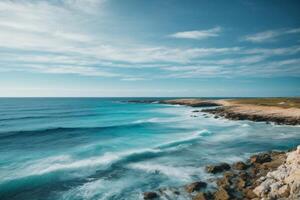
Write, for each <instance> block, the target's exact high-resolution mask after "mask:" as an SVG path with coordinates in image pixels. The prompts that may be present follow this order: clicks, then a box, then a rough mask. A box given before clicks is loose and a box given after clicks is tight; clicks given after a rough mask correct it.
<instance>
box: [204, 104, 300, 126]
mask: <svg viewBox="0 0 300 200" xmlns="http://www.w3.org/2000/svg"><path fill="white" fill-rule="evenodd" d="M202 112H206V113H210V114H214V115H215V116H217V117H224V118H226V119H230V120H250V121H255V122H266V123H269V122H273V123H275V124H279V125H299V124H300V117H287V116H277V115H258V114H255V113H251V112H249V113H240V112H234V111H233V110H232V109H231V108H230V107H221V108H213V109H205V110H202Z"/></svg>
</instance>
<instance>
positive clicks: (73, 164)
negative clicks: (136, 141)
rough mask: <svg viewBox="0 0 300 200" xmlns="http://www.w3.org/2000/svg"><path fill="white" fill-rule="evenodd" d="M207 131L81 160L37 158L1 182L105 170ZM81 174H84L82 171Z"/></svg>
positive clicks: (171, 149) (158, 152)
mask: <svg viewBox="0 0 300 200" xmlns="http://www.w3.org/2000/svg"><path fill="white" fill-rule="evenodd" d="M51 130H52V129H51ZM55 130H56V131H57V130H65V128H57V129H55ZM52 131H53V130H52ZM207 132H208V131H207V130H203V131H200V132H198V133H197V134H193V135H192V136H190V137H188V138H186V137H185V138H180V139H178V140H175V141H172V142H169V143H165V144H162V145H158V146H156V147H154V148H151V149H140V150H131V151H126V152H110V153H105V154H103V155H102V156H94V157H90V158H86V159H81V160H76V158H73V157H72V156H70V155H63V156H57V157H50V158H46V159H42V160H37V161H35V162H34V163H29V164H28V163H27V164H26V165H24V166H22V170H17V171H20V173H19V174H18V173H17V172H15V173H14V176H13V177H11V176H10V175H9V174H8V177H3V179H2V181H1V182H3V181H14V180H18V179H24V178H25V179H26V177H27V178H28V177H30V178H31V177H39V176H43V175H47V174H52V173H57V172H61V171H64V172H67V171H70V172H72V171H74V170H78V169H82V168H84V169H85V171H86V172H87V173H89V172H91V173H94V172H95V171H96V170H99V169H104V170H105V169H109V168H110V167H111V168H114V167H118V166H123V165H124V164H125V165H126V164H128V163H135V162H140V161H144V160H148V159H151V158H155V157H160V156H163V155H166V154H169V153H171V152H174V151H178V150H180V148H181V144H186V143H189V142H192V141H193V140H196V139H198V138H199V137H200V136H201V135H202V134H205V133H207ZM99 167H100V168H99ZM89 170H91V171H89ZM82 175H86V174H84V173H83V174H82Z"/></svg>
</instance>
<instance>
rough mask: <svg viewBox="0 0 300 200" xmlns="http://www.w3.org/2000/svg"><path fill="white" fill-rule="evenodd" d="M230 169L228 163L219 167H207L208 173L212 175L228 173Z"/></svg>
mask: <svg viewBox="0 0 300 200" xmlns="http://www.w3.org/2000/svg"><path fill="white" fill-rule="evenodd" d="M229 169H230V165H229V164H227V163H221V164H218V165H208V166H206V171H207V172H208V173H212V174H216V173H220V172H223V171H227V170H229Z"/></svg>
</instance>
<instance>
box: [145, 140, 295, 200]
mask: <svg viewBox="0 0 300 200" xmlns="http://www.w3.org/2000/svg"><path fill="white" fill-rule="evenodd" d="M206 170H207V172H208V173H211V174H216V175H217V176H215V178H212V179H209V180H207V182H203V181H197V182H193V183H191V184H188V185H185V186H183V187H180V188H181V189H180V188H175V189H172V190H170V189H159V190H158V191H157V192H146V193H144V199H156V198H157V199H159V198H160V197H162V199H164V198H167V199H173V197H171V196H169V194H170V191H171V193H173V194H175V195H176V198H175V199H177V197H178V198H179V199H180V195H184V194H187V195H188V197H190V198H191V199H192V200H231V199H243V200H250V199H252V200H259V199H264V200H271V199H282V200H295V199H300V146H299V148H298V149H297V151H291V152H289V153H286V152H279V151H272V152H267V153H260V154H256V155H253V156H251V157H250V158H249V159H248V160H246V161H245V162H242V161H239V162H236V163H233V164H231V165H229V164H227V163H220V164H217V165H209V166H207V167H206ZM220 175H221V176H220ZM208 185H209V186H208ZM211 185H214V186H213V187H211ZM215 186H216V187H215ZM168 191H169V192H168ZM179 191H180V192H179ZM185 197H186V196H185Z"/></svg>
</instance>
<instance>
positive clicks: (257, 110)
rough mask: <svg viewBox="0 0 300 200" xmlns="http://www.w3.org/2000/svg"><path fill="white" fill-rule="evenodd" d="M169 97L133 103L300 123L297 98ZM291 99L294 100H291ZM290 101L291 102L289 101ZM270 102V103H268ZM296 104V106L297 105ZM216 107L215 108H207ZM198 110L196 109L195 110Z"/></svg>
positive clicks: (281, 122) (281, 123)
mask: <svg viewBox="0 0 300 200" xmlns="http://www.w3.org/2000/svg"><path fill="white" fill-rule="evenodd" d="M250 100H251V103H249V99H218V100H216V99H168V100H149V99H147V100H131V101H129V102H131V103H161V104H171V105H185V106H190V107H198V108H205V109H202V110H201V112H206V113H210V114H213V115H215V118H219V117H223V118H226V119H230V120H250V121H255V122H266V123H270V122H273V123H275V124H279V125H300V107H299V106H300V103H299V102H300V100H299V98H297V99H286V98H285V99H275V100H276V101H275V100H274V99H272V98H269V99H266V98H257V99H255V100H253V99H250ZM261 101H262V102H264V104H263V103H261ZM289 101H292V103H291V102H289ZM287 102H289V103H287ZM266 103H268V104H266ZM295 105H296V106H295ZM207 107H214V108H207ZM195 112H196V111H195Z"/></svg>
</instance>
